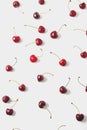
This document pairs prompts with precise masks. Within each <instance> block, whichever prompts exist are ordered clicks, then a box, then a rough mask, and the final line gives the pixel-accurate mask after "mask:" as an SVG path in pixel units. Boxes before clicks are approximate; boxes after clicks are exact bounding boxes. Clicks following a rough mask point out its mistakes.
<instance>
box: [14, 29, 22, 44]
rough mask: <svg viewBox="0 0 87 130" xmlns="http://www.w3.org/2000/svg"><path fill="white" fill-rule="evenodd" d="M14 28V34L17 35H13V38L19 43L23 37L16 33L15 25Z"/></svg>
mask: <svg viewBox="0 0 87 130" xmlns="http://www.w3.org/2000/svg"><path fill="white" fill-rule="evenodd" d="M13 30H14V34H15V35H14V36H13V37H12V40H13V42H15V43H19V42H20V41H21V37H20V36H18V35H16V32H15V27H13Z"/></svg>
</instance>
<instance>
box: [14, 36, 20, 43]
mask: <svg viewBox="0 0 87 130" xmlns="http://www.w3.org/2000/svg"><path fill="white" fill-rule="evenodd" d="M12 40H13V41H14V42H15V43H19V42H20V41H21V38H20V36H13V37H12Z"/></svg>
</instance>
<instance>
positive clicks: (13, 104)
mask: <svg viewBox="0 0 87 130" xmlns="http://www.w3.org/2000/svg"><path fill="white" fill-rule="evenodd" d="M17 102H18V99H16V101H15V103H14V104H13V105H12V106H11V108H13V107H14V106H15V105H16V103H17Z"/></svg>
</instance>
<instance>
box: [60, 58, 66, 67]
mask: <svg viewBox="0 0 87 130" xmlns="http://www.w3.org/2000/svg"><path fill="white" fill-rule="evenodd" d="M66 63H67V62H66V60H65V59H61V60H60V61H59V64H60V65H61V66H65V65H66Z"/></svg>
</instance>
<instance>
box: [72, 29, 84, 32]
mask: <svg viewBox="0 0 87 130" xmlns="http://www.w3.org/2000/svg"><path fill="white" fill-rule="evenodd" d="M74 30H75V31H76V30H79V31H82V32H85V30H83V29H79V28H77V29H74Z"/></svg>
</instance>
